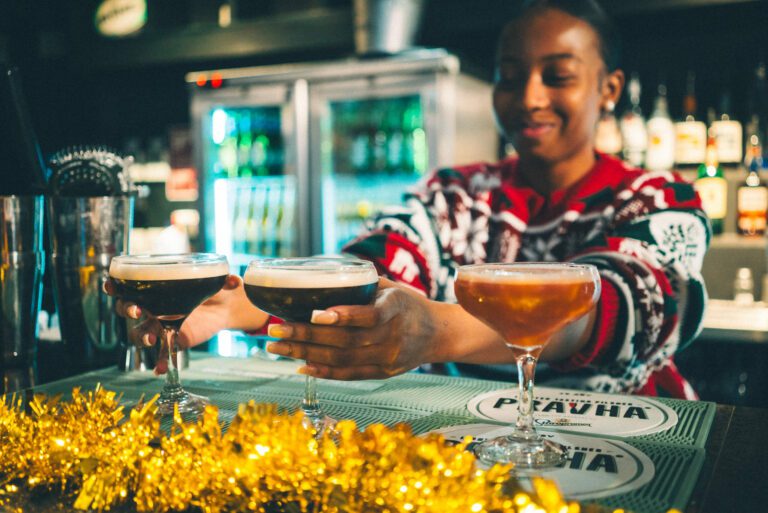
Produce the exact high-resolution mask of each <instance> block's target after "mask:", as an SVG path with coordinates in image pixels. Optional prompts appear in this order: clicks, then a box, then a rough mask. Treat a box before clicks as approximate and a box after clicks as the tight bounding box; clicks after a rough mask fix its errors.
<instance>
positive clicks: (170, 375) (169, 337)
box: [162, 328, 182, 394]
mask: <svg viewBox="0 0 768 513" xmlns="http://www.w3.org/2000/svg"><path fill="white" fill-rule="evenodd" d="M177 335H178V330H176V328H163V340H162V343H163V346H164V347H165V351H166V352H167V354H168V371H167V372H166V373H165V388H164V389H163V394H174V393H179V392H181V391H182V388H181V381H180V380H179V368H178V362H179V359H178V350H179V348H178V346H177V345H176V336H177Z"/></svg>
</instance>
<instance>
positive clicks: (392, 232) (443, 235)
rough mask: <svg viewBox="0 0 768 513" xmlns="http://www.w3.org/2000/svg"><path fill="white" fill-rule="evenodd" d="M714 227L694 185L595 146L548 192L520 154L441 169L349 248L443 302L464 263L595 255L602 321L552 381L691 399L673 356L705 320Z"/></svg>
mask: <svg viewBox="0 0 768 513" xmlns="http://www.w3.org/2000/svg"><path fill="white" fill-rule="evenodd" d="M710 236H711V231H710V228H709V222H708V221H707V218H706V216H705V214H704V212H703V211H702V209H701V204H700V201H699V198H698V196H697V195H696V193H695V192H694V189H693V186H692V185H691V184H689V183H687V182H686V181H684V180H683V179H682V178H680V177H679V176H678V175H676V174H674V173H669V172H645V171H642V170H638V169H629V168H627V167H625V166H624V164H623V163H622V162H620V161H619V160H617V159H615V158H612V157H609V156H605V155H600V154H598V155H597V163H596V164H595V166H594V168H593V169H592V170H591V171H590V172H589V173H588V174H587V175H585V176H584V177H583V178H582V179H581V180H580V181H579V182H577V183H576V184H574V185H572V186H571V187H568V188H567V189H563V190H558V191H555V192H554V193H552V194H550V195H549V196H543V195H541V194H539V193H537V192H536V191H534V190H533V189H532V188H531V187H530V186H529V185H528V184H527V183H526V181H525V180H524V178H523V177H522V176H521V175H520V174H519V173H517V160H516V159H508V160H504V161H502V162H499V163H497V164H476V165H469V166H463V167H457V168H450V169H440V170H438V171H436V172H435V173H433V174H432V175H431V176H430V177H428V178H427V179H426V180H424V181H423V182H421V183H420V184H419V185H418V186H417V187H416V188H414V190H412V191H409V192H408V193H407V194H406V195H405V204H404V206H402V207H397V208H391V209H387V210H385V211H383V212H382V213H381V214H379V215H378V216H377V217H376V218H374V219H372V220H371V221H370V222H369V226H368V231H367V232H366V233H365V234H363V235H361V236H360V237H359V238H357V239H356V240H354V241H353V242H352V243H350V244H349V245H348V246H347V247H346V248H345V252H347V253H351V254H354V255H357V256H359V257H362V258H366V259H369V260H372V261H373V262H374V263H375V264H376V265H377V267H378V270H379V272H380V273H381V274H382V275H384V276H387V277H389V278H390V279H393V280H395V281H399V282H402V283H406V284H408V285H410V286H412V287H414V288H416V289H418V290H420V291H422V292H423V293H424V294H425V295H427V296H428V297H429V298H431V299H435V300H441V301H455V297H454V293H453V280H454V276H455V271H456V268H457V267H458V266H460V265H462V264H474V263H482V262H514V261H521V262H524V261H573V262H582V263H590V264H594V265H595V266H597V267H598V269H599V271H600V275H601V278H602V293H601V298H600V301H599V304H598V320H597V322H596V324H595V326H596V328H595V330H594V332H593V335H592V337H591V340H590V341H589V342H588V343H587V345H586V346H585V347H584V348H583V349H582V350H581V351H580V352H579V353H577V354H575V355H573V356H572V357H571V358H569V359H568V360H567V361H562V362H557V363H556V364H553V365H551V367H554V368H555V369H557V370H558V371H559V372H558V377H557V380H556V381H548V382H546V383H547V384H550V385H553V386H563V387H568V388H579V389H587V390H594V391H600V392H614V393H637V394H646V395H656V394H657V388H656V387H657V386H658V387H661V388H663V389H664V390H665V391H666V392H667V394H668V395H671V396H673V397H680V398H687V399H695V398H696V394H695V392H694V391H693V389H692V388H691V387H690V386H689V385H688V383H687V382H686V381H685V379H684V378H683V377H682V376H681V375H680V374H679V372H678V371H677V369H676V368H675V366H674V363H673V361H672V357H673V355H674V354H675V352H676V351H678V350H680V349H682V348H683V347H685V346H687V345H688V344H689V343H690V342H691V341H692V340H693V339H694V338H695V337H696V335H697V334H698V333H699V331H700V329H701V321H702V317H703V313H704V308H705V304H706V299H707V296H706V290H705V288H704V283H703V280H702V277H701V274H700V270H701V265H702V260H703V258H704V253H705V251H706V249H707V246H708V244H709V239H710Z"/></svg>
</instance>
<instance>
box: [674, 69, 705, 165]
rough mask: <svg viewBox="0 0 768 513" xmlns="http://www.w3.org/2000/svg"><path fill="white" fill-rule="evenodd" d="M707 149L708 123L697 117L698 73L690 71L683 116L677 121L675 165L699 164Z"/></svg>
mask: <svg viewBox="0 0 768 513" xmlns="http://www.w3.org/2000/svg"><path fill="white" fill-rule="evenodd" d="M706 149H707V125H706V124H705V123H704V122H703V121H699V120H697V119H696V75H695V74H694V73H693V72H690V71H689V72H688V78H687V80H686V87H685V97H684V98H683V118H682V119H681V120H680V121H678V122H677V123H675V165H677V166H678V167H691V166H697V165H699V164H700V163H701V162H702V161H703V160H704V158H705V153H706Z"/></svg>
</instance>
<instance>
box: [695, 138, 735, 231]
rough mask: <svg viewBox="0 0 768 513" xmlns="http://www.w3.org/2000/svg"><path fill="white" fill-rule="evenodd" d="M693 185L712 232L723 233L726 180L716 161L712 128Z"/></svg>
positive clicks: (726, 196) (726, 194)
mask: <svg viewBox="0 0 768 513" xmlns="http://www.w3.org/2000/svg"><path fill="white" fill-rule="evenodd" d="M693 186H694V188H695V189H696V192H698V193H699V197H700V198H701V204H702V206H703V207H704V212H705V213H706V214H707V216H708V217H709V221H710V223H711V224H712V233H714V234H716V235H717V234H720V233H723V225H724V224H725V214H726V212H727V207H728V182H727V181H726V180H725V176H724V175H723V168H721V167H720V164H719V163H718V161H717V146H716V145H715V136H714V133H713V131H712V130H710V131H709V134H708V136H707V151H706V157H705V159H704V162H703V163H702V164H701V165H700V166H699V173H698V177H697V178H696V182H694V184H693Z"/></svg>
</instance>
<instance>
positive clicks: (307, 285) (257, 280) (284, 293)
mask: <svg viewBox="0 0 768 513" xmlns="http://www.w3.org/2000/svg"><path fill="white" fill-rule="evenodd" d="M378 280H379V278H378V275H377V273H376V268H375V267H374V265H373V264H372V263H371V262H368V261H365V260H358V259H354V258H323V257H310V258H268V259H262V260H254V261H252V262H251V263H250V264H249V265H248V268H247V269H246V271H245V277H244V281H245V293H246V295H247V296H248V298H249V299H250V300H251V303H253V304H254V305H255V306H256V307H257V308H259V309H260V310H263V311H265V312H267V313H269V314H271V315H274V316H275V317H280V318H281V319H284V320H286V321H289V322H304V323H306V322H310V320H311V318H312V311H313V310H325V309H327V308H330V307H332V306H337V305H367V304H369V303H371V302H372V301H373V299H374V297H375V295H376V289H377V287H378ZM307 363H309V362H307ZM301 408H302V410H304V414H305V418H306V420H307V422H308V423H309V424H310V425H311V427H312V428H313V429H314V430H315V432H316V433H317V434H318V435H321V434H322V433H323V432H325V431H326V430H328V429H333V426H334V424H335V423H336V421H335V420H334V419H333V418H331V417H329V416H328V415H326V414H325V413H324V412H323V411H322V409H321V408H320V402H319V401H318V399H317V380H316V379H315V378H314V377H313V376H309V375H308V376H307V377H306V381H305V388H304V399H303V400H302V403H301Z"/></svg>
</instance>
